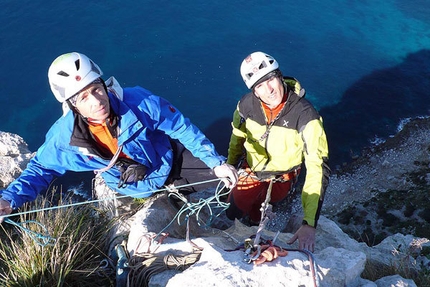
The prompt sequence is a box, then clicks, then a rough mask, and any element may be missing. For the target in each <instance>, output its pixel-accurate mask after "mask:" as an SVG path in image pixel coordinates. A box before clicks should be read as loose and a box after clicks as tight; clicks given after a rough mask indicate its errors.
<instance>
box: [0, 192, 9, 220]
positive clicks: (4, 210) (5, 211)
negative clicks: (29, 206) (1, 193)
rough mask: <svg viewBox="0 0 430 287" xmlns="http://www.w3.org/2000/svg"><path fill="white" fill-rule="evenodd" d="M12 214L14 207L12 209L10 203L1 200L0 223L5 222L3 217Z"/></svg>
mask: <svg viewBox="0 0 430 287" xmlns="http://www.w3.org/2000/svg"><path fill="white" fill-rule="evenodd" d="M11 212H12V207H10V203H9V202H8V201H6V200H4V199H1V198H0V223H2V222H3V216H2V215H8V214H10V213H11Z"/></svg>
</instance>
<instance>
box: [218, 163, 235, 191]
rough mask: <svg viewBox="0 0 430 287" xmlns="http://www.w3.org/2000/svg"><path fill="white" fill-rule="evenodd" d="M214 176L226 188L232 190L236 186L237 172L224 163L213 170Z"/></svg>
mask: <svg viewBox="0 0 430 287" xmlns="http://www.w3.org/2000/svg"><path fill="white" fill-rule="evenodd" d="M214 173H215V175H216V176H217V177H218V178H220V179H221V180H222V181H223V182H224V184H225V186H226V187H227V188H232V187H234V186H235V185H236V184H237V179H238V175H237V170H236V169H235V168H234V166H232V165H230V164H228V163H224V164H222V165H219V166H216V167H215V168H214Z"/></svg>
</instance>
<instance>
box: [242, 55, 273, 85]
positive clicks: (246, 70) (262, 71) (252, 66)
mask: <svg viewBox="0 0 430 287" xmlns="http://www.w3.org/2000/svg"><path fill="white" fill-rule="evenodd" d="M278 68H279V64H278V62H276V60H275V59H274V58H273V57H272V56H270V55H268V54H266V53H263V52H254V53H252V54H250V55H249V56H248V57H246V58H245V60H243V62H242V65H241V66H240V74H241V75H242V79H243V81H244V82H245V84H246V86H247V87H248V89H252V87H253V86H254V85H255V83H257V82H258V81H259V80H260V79H261V78H263V77H264V76H265V75H267V74H268V73H270V72H272V71H274V70H276V69H278Z"/></svg>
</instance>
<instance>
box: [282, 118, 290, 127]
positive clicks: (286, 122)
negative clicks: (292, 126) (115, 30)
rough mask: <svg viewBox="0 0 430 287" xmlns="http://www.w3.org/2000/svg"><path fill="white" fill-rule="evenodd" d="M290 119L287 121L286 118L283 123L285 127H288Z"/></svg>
mask: <svg viewBox="0 0 430 287" xmlns="http://www.w3.org/2000/svg"><path fill="white" fill-rule="evenodd" d="M289 122H290V121H286V120H284V123H283V124H282V125H283V126H284V127H286V128H288V123H289Z"/></svg>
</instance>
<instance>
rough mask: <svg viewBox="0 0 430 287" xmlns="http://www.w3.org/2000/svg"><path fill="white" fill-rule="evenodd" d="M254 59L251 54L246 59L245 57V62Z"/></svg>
mask: <svg viewBox="0 0 430 287" xmlns="http://www.w3.org/2000/svg"><path fill="white" fill-rule="evenodd" d="M251 61H252V57H251V55H249V56H248V57H246V59H245V62H246V63H249V62H251Z"/></svg>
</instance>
